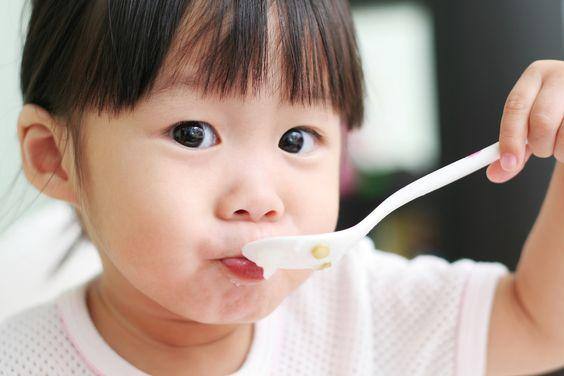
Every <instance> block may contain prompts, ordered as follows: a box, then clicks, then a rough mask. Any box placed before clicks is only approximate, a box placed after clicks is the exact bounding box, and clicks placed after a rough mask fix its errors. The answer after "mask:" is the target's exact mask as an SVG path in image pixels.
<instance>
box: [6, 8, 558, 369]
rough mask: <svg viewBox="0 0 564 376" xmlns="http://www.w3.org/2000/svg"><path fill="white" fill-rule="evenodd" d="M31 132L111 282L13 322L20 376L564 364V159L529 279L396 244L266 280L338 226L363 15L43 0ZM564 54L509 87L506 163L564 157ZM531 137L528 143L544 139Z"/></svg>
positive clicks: (30, 167)
mask: <svg viewBox="0 0 564 376" xmlns="http://www.w3.org/2000/svg"><path fill="white" fill-rule="evenodd" d="M21 87H22V91H23V97H24V102H25V104H24V106H23V109H22V111H21V116H20V118H19V123H18V135H19V140H20V144H21V156H22V161H23V167H24V171H25V174H26V177H27V178H28V180H29V181H30V182H31V183H32V184H33V185H34V186H35V187H37V188H38V189H40V190H41V191H42V192H44V193H45V194H47V195H49V196H50V197H52V198H55V199H58V200H63V201H65V202H67V203H69V204H70V205H72V206H73V207H74V208H75V210H76V211H77V212H78V213H79V215H80V217H81V220H82V224H83V226H84V229H85V231H86V232H87V234H88V236H89V238H90V240H91V241H92V243H93V244H94V245H95V246H96V248H97V250H98V251H99V255H100V257H101V260H102V264H103V272H102V273H101V274H100V275H99V276H97V277H96V278H94V279H92V280H90V281H89V282H88V283H86V284H84V285H81V286H77V287H76V288H73V289H72V290H69V291H67V292H66V293H64V294H63V295H61V296H60V297H59V298H58V299H57V300H56V301H53V302H50V303H47V304H43V305H40V306H37V307H34V308H32V309H28V310H26V311H24V312H22V313H20V314H18V315H15V316H13V317H11V318H9V319H8V320H7V321H5V322H4V323H3V324H2V325H0V375H35V374H41V375H71V374H75V375H146V374H151V375H226V374H234V373H237V374H240V375H247V374H249V375H270V374H272V375H300V374H303V375H330V374H335V375H374V374H378V375H483V374H485V373H486V371H487V373H488V374H530V373H537V372H541V371H543V370H548V369H552V368H555V367H558V366H562V365H564V355H563V354H564V326H563V325H562V324H561V318H562V317H564V303H563V302H564V287H563V286H564V236H563V235H562V232H561V231H560V230H561V227H562V224H563V221H564V167H563V166H562V164H560V163H559V164H558V166H557V168H556V170H555V174H554V177H553V181H552V183H551V187H550V190H549V192H548V194H547V198H546V202H545V205H544V207H543V209H542V212H541V214H540V216H539V218H538V220H537V223H536V225H535V227H534V229H533V231H532V233H531V235H530V237H529V240H528V242H527V243H526V245H525V248H524V251H525V252H524V254H523V258H522V260H521V262H520V264H519V268H518V270H517V272H516V273H515V274H514V275H513V274H511V273H509V272H508V270H507V269H506V268H505V267H504V266H503V265H501V264H497V263H478V262H473V261H471V260H460V261H457V262H455V263H453V264H448V263H447V262H446V261H444V260H442V259H439V258H436V257H431V256H420V257H417V258H415V259H414V260H411V261H408V260H406V259H403V258H401V257H400V256H397V255H393V254H389V253H384V252H381V251H377V250H375V249H374V248H373V247H374V246H373V244H372V243H371V241H370V240H369V239H368V238H365V239H364V240H363V241H362V242H361V243H360V244H359V245H358V246H356V247H355V249H353V250H351V252H349V254H348V255H347V256H346V257H344V258H343V259H342V261H340V262H339V263H338V264H336V265H334V266H333V267H332V268H329V269H326V270H323V271H315V272H313V271H311V270H279V271H277V272H276V273H275V274H274V275H273V276H272V277H271V278H269V279H267V280H265V279H263V278H262V276H261V275H260V273H259V274H258V275H257V274H256V273H248V274H245V273H247V272H249V271H251V272H252V271H253V270H254V271H256V267H253V265H252V263H250V261H248V260H246V259H244V258H243V257H242V255H241V247H242V246H243V245H244V244H246V243H247V242H250V241H253V240H256V239H259V238H262V237H268V236H277V235H299V234H313V233H321V232H329V231H333V230H334V229H335V226H336V221H337V213H338V206H339V195H338V193H339V166H340V159H341V154H342V150H341V146H342V144H343V143H344V140H345V138H346V135H347V132H348V131H350V130H353V129H355V128H358V127H359V126H360V124H361V122H362V113H363V107H362V98H363V89H362V72H361V66H360V61H359V57H358V51H357V46H356V43H355V36H354V28H353V25H352V21H351V16H350V12H349V9H348V3H347V2H345V1H340V0H318V1H283V0H279V1H258V0H255V1H252V0H241V1H233V2H230V1H204V0H201V1H197V0H194V1H187V0H184V1H183V0H136V1H135V0H130V1H85V0H82V1H68V0H35V1H33V11H32V14H31V19H30V23H29V29H28V33H27V39H26V43H25V48H24V53H23V60H22V70H21ZM563 104H564V63H562V62H557V61H542V62H537V63H535V64H533V65H531V67H530V68H528V69H527V70H526V71H525V73H524V74H523V76H522V77H521V78H520V79H519V81H518V82H517V84H516V86H515V88H514V90H513V91H512V93H511V94H510V96H509V99H508V101H507V106H506V108H505V111H504V116H503V120H502V124H501V136H500V142H501V150H502V159H501V162H496V163H494V164H493V165H492V166H490V168H489V170H488V176H489V178H490V179H491V180H492V181H495V182H502V181H506V180H508V179H510V178H512V177H513V176H515V175H516V174H517V173H518V172H519V171H520V170H521V169H522V168H523V166H524V164H525V162H526V160H527V158H528V157H529V156H530V155H531V153H534V154H535V155H537V156H540V157H548V156H552V155H555V156H556V158H558V160H559V161H560V162H563V161H564V131H560V132H558V130H559V128H560V130H561V128H562V124H561V123H562V116H563ZM527 139H528V146H526V144H527V142H526V140H527Z"/></svg>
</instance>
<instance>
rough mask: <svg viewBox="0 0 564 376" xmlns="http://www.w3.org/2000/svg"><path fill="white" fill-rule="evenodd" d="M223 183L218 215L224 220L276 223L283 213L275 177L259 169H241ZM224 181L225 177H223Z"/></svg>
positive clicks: (282, 204) (282, 203)
mask: <svg viewBox="0 0 564 376" xmlns="http://www.w3.org/2000/svg"><path fill="white" fill-rule="evenodd" d="M236 175H237V177H236V178H235V179H234V180H233V181H231V182H230V183H228V184H227V185H224V186H226V187H227V189H226V190H224V191H223V192H222V193H221V195H220V199H219V204H218V205H217V216H218V217H219V218H221V219H224V220H240V221H253V222H275V221H277V220H279V219H280V218H282V216H283V215H284V210H285V208H284V202H283V200H282V198H281V197H280V195H279V194H278V193H277V191H276V184H275V182H274V181H273V180H274V179H272V178H269V177H267V176H265V174H263V173H261V172H258V171H247V172H239V173H237V174H236ZM224 183H225V180H224Z"/></svg>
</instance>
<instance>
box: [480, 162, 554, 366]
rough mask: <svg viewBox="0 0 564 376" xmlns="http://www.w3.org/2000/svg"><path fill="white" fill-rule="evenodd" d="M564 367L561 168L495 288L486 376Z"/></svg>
mask: <svg viewBox="0 0 564 376" xmlns="http://www.w3.org/2000/svg"><path fill="white" fill-rule="evenodd" d="M563 366H564V164H562V163H559V164H558V165H557V167H556V169H555V172H554V176H553V177H552V181H551V184H550V187H549V190H548V194H547V196H546V199H545V201H544V203H543V206H542V209H541V212H540V214H539V217H538V218H537V220H536V222H535V225H534V227H533V229H532V231H531V233H530V234H529V237H528V239H527V242H526V243H525V246H524V248H523V253H522V256H521V259H520V261H519V265H518V266H517V271H516V272H515V274H514V275H509V276H507V277H505V278H503V279H502V280H500V283H499V285H498V288H497V291H496V294H495V298H494V303H493V309H492V317H491V323H490V332H489V345H488V361H487V370H488V375H531V374H538V373H539V372H542V371H545V372H546V371H549V370H552V369H556V368H559V367H563Z"/></svg>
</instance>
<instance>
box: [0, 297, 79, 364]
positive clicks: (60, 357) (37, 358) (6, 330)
mask: <svg viewBox="0 0 564 376" xmlns="http://www.w3.org/2000/svg"><path fill="white" fill-rule="evenodd" d="M0 370H2V371H6V372H8V373H6V374H7V375H29V374H61V373H66V372H72V373H74V374H77V375H89V374H90V373H89V371H88V369H87V368H86V367H84V365H83V363H82V361H81V359H80V357H79V355H78V353H77V352H76V350H75V349H74V346H73V344H72V342H71V341H70V340H69V339H68V336H67V334H66V331H65V327H64V323H63V322H62V320H61V317H60V315H59V313H58V308H57V300H52V301H49V302H46V303H42V304H39V305H36V306H33V307H31V308H28V309H26V310H24V311H22V312H20V313H18V314H15V315H12V316H10V317H8V318H6V319H4V321H2V322H1V323H0Z"/></svg>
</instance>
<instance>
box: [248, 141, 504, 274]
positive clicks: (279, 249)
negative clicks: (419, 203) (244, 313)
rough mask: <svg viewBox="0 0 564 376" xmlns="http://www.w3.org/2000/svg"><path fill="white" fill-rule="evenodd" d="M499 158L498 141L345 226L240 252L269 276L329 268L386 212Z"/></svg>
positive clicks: (261, 243) (253, 244) (268, 241)
mask: <svg viewBox="0 0 564 376" xmlns="http://www.w3.org/2000/svg"><path fill="white" fill-rule="evenodd" d="M498 159H499V142H496V143H495V144H493V145H490V146H488V147H486V148H484V149H482V150H480V151H478V152H476V153H474V154H471V155H469V156H467V157H465V158H462V159H460V160H458V161H456V162H453V163H451V164H449V165H447V166H445V167H442V168H440V169H438V170H436V171H434V172H431V173H430V174H428V175H425V176H423V177H422V178H420V179H418V180H416V181H414V182H413V183H410V184H408V185H407V186H405V187H403V188H402V189H400V190H398V191H396V192H395V193H394V194H392V195H391V196H389V197H388V198H387V199H386V200H384V201H383V202H382V203H381V204H380V205H378V206H377V207H376V209H374V210H373V211H372V212H371V213H370V214H369V215H368V216H367V217H366V218H364V219H363V220H362V221H360V222H359V223H358V224H356V225H355V226H352V227H349V228H347V229H345V230H341V231H336V232H328V233H322V234H312V235H298V236H276V237H271V238H263V239H260V240H255V241H253V242H250V243H247V244H245V245H244V246H243V249H242V251H243V255H244V256H245V257H246V258H248V259H249V260H251V261H253V262H254V263H255V264H257V265H258V266H260V267H262V268H263V277H264V278H265V279H268V278H270V276H272V274H274V273H275V272H276V270H277V269H316V270H321V269H325V268H328V267H330V266H332V265H334V264H335V263H336V262H338V261H339V260H340V259H341V258H342V257H343V256H344V255H345V254H346V253H347V251H349V250H350V249H352V248H353V247H354V246H355V245H356V244H357V243H358V242H359V241H360V240H361V239H362V238H364V237H365V236H366V235H367V234H368V233H369V232H370V231H371V230H372V229H373V228H374V227H375V226H376V225H377V224H378V223H380V221H381V220H382V219H383V218H384V217H386V216H387V215H388V214H390V213H391V212H393V211H394V210H396V209H397V208H399V207H401V206H403V205H405V204H406V203H408V202H410V201H413V200H415V199H416V198H418V197H421V196H423V195H425V194H427V193H430V192H432V191H434V190H437V189H439V188H441V187H444V186H445V185H447V184H450V183H452V182H454V181H456V180H458V179H461V178H463V177H464V176H467V175H469V174H471V173H473V172H475V171H477V170H479V169H481V168H483V167H486V166H488V165H489V164H491V163H493V162H495V161H496V160H498Z"/></svg>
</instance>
